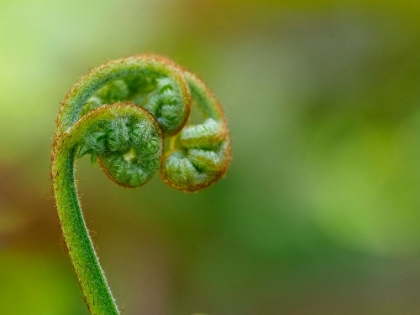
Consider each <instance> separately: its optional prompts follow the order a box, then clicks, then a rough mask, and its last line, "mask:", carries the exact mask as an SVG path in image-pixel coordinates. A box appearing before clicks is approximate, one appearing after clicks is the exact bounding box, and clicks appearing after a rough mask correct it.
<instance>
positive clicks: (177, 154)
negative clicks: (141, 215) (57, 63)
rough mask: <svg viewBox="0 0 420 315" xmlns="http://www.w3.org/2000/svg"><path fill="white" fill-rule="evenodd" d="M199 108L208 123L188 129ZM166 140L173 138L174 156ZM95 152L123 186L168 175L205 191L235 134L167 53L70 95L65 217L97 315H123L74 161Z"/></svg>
mask: <svg viewBox="0 0 420 315" xmlns="http://www.w3.org/2000/svg"><path fill="white" fill-rule="evenodd" d="M191 104H194V105H195V106H197V107H198V109H199V110H200V111H201V113H202V116H203V118H204V119H203V120H204V121H203V122H202V123H201V124H197V125H188V126H185V125H186V123H187V121H188V117H189V114H190V108H191ZM165 138H170V139H171V140H170V141H168V142H170V143H171V145H170V148H169V150H168V151H167V152H166V153H164V143H165V141H164V140H165ZM87 154H90V155H91V160H92V162H93V163H96V162H98V164H99V165H100V166H101V167H102V169H103V171H104V172H105V174H106V175H107V176H108V177H109V178H110V179H111V180H112V181H114V182H115V183H117V184H118V185H121V186H125V187H137V186H141V185H144V184H145V183H146V182H147V181H148V180H150V179H151V178H152V176H153V175H154V174H155V173H156V172H157V171H158V170H160V174H161V177H162V178H163V180H164V182H165V183H166V184H168V185H169V186H171V187H174V188H176V189H179V190H183V191H189V192H190V191H198V190H200V189H203V188H205V187H208V186H210V185H211V184H213V183H214V182H216V181H217V180H218V179H219V178H221V177H222V176H223V175H224V174H225V172H226V170H227V168H228V166H229V163H230V160H231V151H230V139H229V132H228V129H227V125H226V120H225V117H224V114H223V111H222V108H221V106H220V104H219V103H218V101H217V99H216V98H215V97H214V95H213V93H212V92H211V91H210V90H209V89H208V87H207V86H206V85H205V84H204V83H203V82H202V81H201V80H200V79H199V78H197V77H196V76H195V75H194V74H192V73H190V72H188V71H186V70H184V69H182V68H181V67H180V66H178V65H176V64H175V63H173V62H172V61H170V60H169V59H167V58H164V57H160V56H153V55H143V56H135V57H129V58H124V59H120V60H115V61H110V62H107V63H105V64H104V65H102V66H99V67H97V68H94V69H92V70H91V71H90V72H89V73H88V74H86V75H85V76H83V77H82V78H81V79H80V80H79V81H78V82H77V83H76V84H75V85H74V86H73V88H72V89H71V90H70V92H69V93H68V94H67V96H66V98H65V100H64V102H63V103H62V106H61V109H60V114H59V116H58V119H57V128H56V133H55V138H54V144H53V151H52V155H51V178H52V181H53V193H54V197H55V201H56V205H57V212H58V217H59V220H60V225H61V228H62V231H63V235H64V239H65V242H66V245H67V248H68V250H69V254H70V257H71V260H72V264H73V267H74V269H75V272H76V275H77V277H78V280H79V283H80V286H81V288H82V291H83V295H84V297H85V301H86V303H87V306H88V308H89V310H90V312H91V314H92V315H118V314H120V313H119V310H118V307H117V304H116V303H115V300H114V298H113V296H112V293H111V290H110V288H109V286H108V284H107V281H106V278H105V275H104V272H103V270H102V268H101V266H100V264H99V259H98V257H97V255H96V252H95V249H94V246H93V243H92V240H91V238H90V236H89V232H88V230H87V227H86V223H85V221H84V219H83V215H82V209H81V206H80V201H79V198H78V196H77V188H76V181H75V177H74V164H75V160H76V159H77V158H80V157H82V156H84V155H87Z"/></svg>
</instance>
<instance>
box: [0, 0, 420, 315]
mask: <svg viewBox="0 0 420 315" xmlns="http://www.w3.org/2000/svg"><path fill="white" fill-rule="evenodd" d="M419 14H420V2H419V1H417V0H405V1H404V0H401V1H391V0H388V1H376V0H363V1H362V0H353V1H350V0H349V1H345V0H343V1H333V0H306V1H299V0H298V1H292V0H284V1H282V0H277V1H275V0H271V1H270V0H259V1H251V0H223V1H222V0H218V1H210V0H206V1H205V0H185V1H175V0H172V1H170V0H167V1H158V0H148V1H146V0H144V1H140V0H137V1H135V0H119V1H105V0H97V1H79V2H77V1H74V0H63V1H56V0H38V1H30V0H0V143H1V149H0V313H1V314H5V315H7V314H13V315H26V314H31V315H50V314H51V315H57V314H60V315H87V314H88V312H87V308H86V306H85V304H84V301H83V299H82V295H81V293H80V290H79V287H78V284H77V280H76V276H75V275H74V273H73V270H72V267H71V265H70V260H69V258H68V255H67V252H66V249H65V245H64V243H63V239H62V237H61V234H60V229H59V226H58V219H57V215H56V212H55V208H54V204H53V200H52V197H51V190H50V186H51V181H50V179H49V159H50V149H51V143H52V137H53V133H54V120H55V118H56V116H57V113H58V108H59V102H61V101H62V100H63V98H64V96H65V94H66V93H67V91H68V90H69V89H70V87H71V86H72V85H73V84H74V83H75V82H76V81H77V79H78V78H79V77H80V76H81V75H82V74H84V73H86V71H87V70H88V69H90V68H92V67H94V66H97V65H99V64H101V63H103V62H104V61H106V60H109V59H114V58H120V57H123V56H130V55H134V54H139V53H144V52H154V53H159V54H164V55H168V56H170V57H171V58H172V59H174V60H175V61H177V62H178V63H180V64H182V65H183V66H185V67H186V68H188V69H191V70H193V71H194V72H196V73H197V74H199V75H200V76H201V77H202V78H204V79H205V81H207V83H208V84H209V85H210V86H211V88H212V89H213V90H214V91H215V93H216V95H217V96H218V98H219V100H220V101H221V103H222V104H223V106H224V108H225V111H226V115H227V119H228V122H229V126H230V130H231V136H232V139H233V162H232V164H231V167H230V170H229V172H228V174H227V177H225V178H224V179H222V180H221V181H220V182H218V183H217V184H216V185H214V186H212V187H211V188H209V189H207V190H204V191H202V192H200V193H198V194H185V193H182V192H178V191H175V190H173V189H171V188H169V187H167V186H165V184H164V183H163V182H162V181H161V180H160V179H159V178H158V177H156V178H154V180H152V181H151V182H150V183H149V184H148V185H146V186H145V187H142V188H140V189H134V190H127V189H123V188H120V187H117V186H115V185H114V184H112V183H111V182H109V181H108V179H107V178H106V176H104V175H103V174H102V173H101V172H100V170H99V168H98V167H95V168H93V167H91V165H90V162H89V158H88V157H87V158H83V159H81V160H80V161H78V171H77V178H78V180H79V188H80V192H81V194H82V204H83V206H84V212H85V216H86V220H87V224H88V226H89V228H90V231H91V233H92V236H93V239H94V242H95V244H96V247H97V250H98V253H99V256H100V258H101V263H102V265H103V268H104V270H105V271H106V274H107V277H108V279H109V282H110V285H111V287H112V289H113V292H114V294H115V296H116V299H117V302H118V304H119V306H120V307H121V308H123V309H124V313H123V314H125V315H130V314H136V315H137V314H140V315H143V314H144V315H160V314H162V315H163V314H177V315H178V314H186V315H187V314H192V313H207V314H214V315H225V314H226V315H228V314H229V315H236V314H238V315H239V314H241V315H257V314H264V315H277V314H291V315H293V314H322V315H326V314H334V315H336V314H358V315H364V314H369V315H370V314H381V315H384V314H385V315H386V314H397V315H398V314H420V299H419V293H420V193H419V189H420V163H419V161H420V147H419V144H418V140H417V139H418V135H419V133H420V27H419V19H418V16H419Z"/></svg>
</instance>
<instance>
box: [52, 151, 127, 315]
mask: <svg viewBox="0 0 420 315" xmlns="http://www.w3.org/2000/svg"><path fill="white" fill-rule="evenodd" d="M74 161H75V152H74V149H73V150H65V151H61V152H60V153H59V154H58V155H57V156H56V157H55V158H54V159H53V163H52V170H53V172H56V173H55V181H54V186H53V189H54V195H55V199H56V203H57V211H58V216H59V219H60V223H61V228H62V231H63V235H64V239H65V241H66V244H67V248H68V250H69V253H70V257H71V261H72V263H73V267H74V270H75V271H76V274H77V278H78V279H79V283H80V286H81V288H82V291H83V293H84V296H85V299H86V303H87V305H88V307H89V310H90V312H91V314H92V315H116V314H119V312H118V308H117V305H116V304H115V300H114V298H113V297H112V293H111V290H110V288H109V286H108V284H107V281H106V279H105V276H104V272H103V270H102V268H101V266H100V264H99V259H98V257H97V255H96V252H95V249H94V247H93V243H92V240H91V238H90V236H89V232H88V230H87V227H86V223H85V220H84V219H83V215H82V209H81V207H80V204H79V200H78V197H77V191H76V183H75V179H74Z"/></svg>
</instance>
